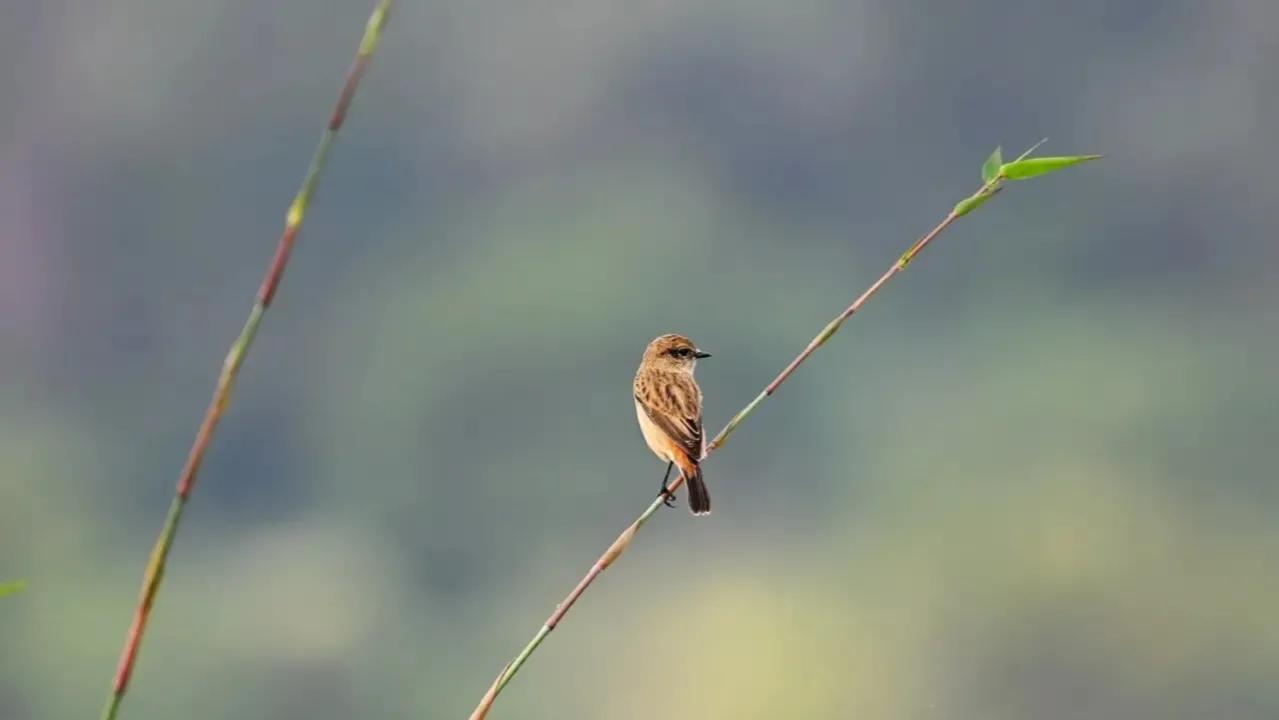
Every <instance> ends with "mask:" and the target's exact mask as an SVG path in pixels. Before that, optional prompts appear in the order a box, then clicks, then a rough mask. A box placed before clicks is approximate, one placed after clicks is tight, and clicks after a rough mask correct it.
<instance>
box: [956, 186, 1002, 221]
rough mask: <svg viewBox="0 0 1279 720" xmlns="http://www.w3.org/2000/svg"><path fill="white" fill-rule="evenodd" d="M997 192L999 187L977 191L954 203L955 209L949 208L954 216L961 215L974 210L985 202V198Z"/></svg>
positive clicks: (987, 198)
mask: <svg viewBox="0 0 1279 720" xmlns="http://www.w3.org/2000/svg"><path fill="white" fill-rule="evenodd" d="M997 192H999V188H993V189H990V190H986V191H978V192H977V194H975V195H973V196H972V197H969V198H964V199H963V200H960V201H959V202H958V203H956V204H955V209H954V210H951V212H953V213H954V214H955V217H963V216H965V215H967V214H968V213H970V212H972V211H974V210H976V209H977V208H979V207H981V206H982V205H984V204H985V203H986V201H987V200H989V199H991V198H992V197H994V196H995V193H997Z"/></svg>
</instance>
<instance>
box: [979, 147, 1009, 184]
mask: <svg viewBox="0 0 1279 720" xmlns="http://www.w3.org/2000/svg"><path fill="white" fill-rule="evenodd" d="M1003 165H1004V158H1003V154H1002V153H1001V152H1000V148H999V146H995V152H993V153H991V154H990V157H988V158H986V162H984V163H982V165H981V180H982V182H987V183H988V182H993V181H994V180H995V178H997V177H999V168H1001V167H1003Z"/></svg>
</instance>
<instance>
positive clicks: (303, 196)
mask: <svg viewBox="0 0 1279 720" xmlns="http://www.w3.org/2000/svg"><path fill="white" fill-rule="evenodd" d="M392 4H393V0H381V1H380V2H379V3H378V4H377V6H376V7H375V8H374V10H373V14H372V15H371V16H370V17H369V22H368V25H367V26H366V27H365V30H364V37H363V39H362V40H361V41H360V49H359V51H358V53H357V54H356V56H355V62H354V64H352V66H351V69H350V71H349V72H348V73H347V76H346V81H345V82H344V83H343V85H342V92H341V95H339V97H338V101H337V104H336V105H335V107H334V108H333V114H332V115H331V116H330V117H329V123H328V125H327V127H326V128H325V130H324V135H323V136H321V138H320V142H319V145H318V146H317V147H316V149H315V154H314V155H313V156H312V158H311V165H310V167H309V168H308V169H307V173H306V178H305V179H304V180H303V182H302V187H301V189H300V190H298V194H297V196H296V197H295V198H294V200H293V203H292V205H290V206H289V212H288V215H287V217H286V218H285V225H284V232H283V234H281V236H280V241H279V243H278V244H277V246H276V249H275V256H274V257H273V258H272V259H271V264H270V266H269V267H268V268H267V272H266V277H264V278H263V280H262V285H261V286H260V287H259V288H258V294H257V299H256V302H254V304H253V308H252V309H251V310H250V311H249V317H248V319H247V320H245V323H244V328H243V329H241V330H240V335H239V336H238V337H237V338H236V339H235V342H234V343H233V344H232V345H231V349H230V350H228V351H227V355H226V359H225V360H224V361H223V362H222V371H221V373H220V374H219V376H218V383H217V386H216V388H215V389H214V391H213V398H212V400H211V401H210V402H209V407H208V409H207V410H206V411H205V413H204V420H203V421H202V422H201V423H200V429H199V431H198V432H197V433H196V436H195V441H194V442H193V443H192V445H191V450H190V452H188V454H187V460H186V464H185V465H184V466H183V468H182V473H181V474H180V475H179V476H178V483H177V491H176V493H175V494H174V497H173V502H172V503H171V504H170V505H169V513H168V515H167V516H166V517H165V520H164V528H163V529H162V530H161V531H160V537H159V538H158V539H157V540H156V543H155V547H154V548H153V549H152V551H151V558H150V560H149V561H148V562H147V568H146V572H145V574H144V575H143V578H142V591H141V593H140V595H139V597H138V604H137V607H136V608H135V610H134V612H133V622H132V624H131V625H130V626H129V632H128V634H127V635H126V636H125V640H124V648H123V650H121V652H120V662H119V665H118V666H117V667H116V672H115V680H114V682H113V683H112V686H111V692H110V694H109V695H108V696H107V701H106V704H105V705H104V706H103V708H102V715H101V718H102V720H114V718H115V717H116V715H117V714H118V713H119V711H120V703H121V701H122V700H123V699H124V695H125V692H127V690H128V688H129V679H130V678H131V677H132V675H133V669H134V665H135V664H136V663H137V660H138V652H139V650H140V649H141V647H142V637H143V635H144V633H145V632H146V628H147V621H148V620H149V619H150V617H151V608H152V606H153V605H154V604H155V598H156V595H157V594H158V593H159V591H160V582H161V580H163V578H164V570H165V565H166V563H167V561H168V558H169V550H170V549H171V548H172V547H173V539H174V537H175V536H176V535H177V532H178V523H179V522H180V521H181V519H182V511H183V509H184V508H185V507H186V503H187V499H188V498H189V497H190V496H191V491H192V490H194V489H195V482H196V478H197V477H198V475H199V472H200V465H201V463H202V462H203V461H204V454H205V451H206V450H208V447H209V441H210V440H211V439H212V438H213V431H214V430H215V429H216V428H217V426H218V422H219V421H220V420H221V419H222V415H223V414H224V413H225V412H226V409H227V405H228V404H229V402H230V399H231V390H232V387H233V386H234V385H235V380H236V378H237V377H238V376H239V373H240V367H241V366H242V365H243V364H244V358H245V355H246V354H247V353H248V351H249V346H250V345H252V344H253V338H254V337H256V336H257V333H258V327H259V326H260V325H261V324H262V316H263V315H264V314H265V313H266V309H267V308H268V307H270V306H271V301H272V300H273V299H274V298H275V292H276V290H277V289H278V288H279V286H280V278H282V277H283V276H284V269H285V267H286V266H287V265H288V262H289V255H290V254H291V253H292V251H293V243H294V241H295V240H296V238H297V234H298V230H299V229H300V228H301V227H302V220H303V218H304V217H305V215H306V208H307V205H308V203H309V202H310V200H311V196H312V195H313V194H314V193H315V187H316V184H317V183H318V181H319V178H320V174H321V173H322V171H323V169H324V162H325V159H326V158H327V157H328V153H329V148H330V146H331V145H332V144H333V139H334V137H336V136H337V132H338V130H340V129H341V127H342V122H343V120H344V119H345V118H346V113H347V110H348V109H349V107H350V104H351V99H352V98H354V97H355V90H356V88H357V87H358V86H359V83H360V78H361V77H363V75H364V71H365V69H366V68H367V67H368V64H369V60H370V59H371V58H372V56H373V53H374V51H375V50H376V49H377V46H378V41H379V40H380V39H381V35H382V29H383V27H385V25H386V19H387V15H388V14H389V12H390V9H391V5H392Z"/></svg>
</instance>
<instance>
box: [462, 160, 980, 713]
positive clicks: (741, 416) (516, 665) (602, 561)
mask: <svg viewBox="0 0 1279 720" xmlns="http://www.w3.org/2000/svg"><path fill="white" fill-rule="evenodd" d="M1000 180H1001V178H995V179H993V180H991V181H990V182H988V183H986V184H985V185H983V186H982V188H981V189H980V190H978V191H977V194H986V195H990V194H993V188H995V187H997V186H998V183H999V181H1000ZM964 214H965V213H959V212H956V211H954V210H952V211H951V212H950V213H949V214H947V215H946V217H945V218H944V219H943V220H942V221H941V222H940V223H938V225H937V227H935V228H933V229H932V230H931V231H929V232H928V234H927V235H924V236H923V237H921V238H920V239H919V240H917V241H915V244H913V245H911V246H910V249H909V250H907V251H906V252H905V253H904V254H903V255H902V256H901V257H900V258H899V259H898V260H897V262H895V263H893V265H892V266H891V267H889V268H888V270H887V271H885V272H884V274H883V275H881V276H880V278H879V279H878V280H876V281H875V283H874V284H873V285H871V286H870V287H868V288H866V291H865V292H863V293H862V294H861V295H860V296H858V298H857V299H856V300H854V301H853V302H852V304H851V305H849V306H848V307H846V308H844V311H843V312H841V313H840V314H839V315H837V316H836V317H835V319H834V320H831V321H830V322H829V323H827V324H826V327H824V328H822V331H821V332H819V333H817V336H816V337H814V338H813V339H812V340H811V341H810V342H809V343H808V346H807V347H805V348H804V349H803V351H802V352H800V353H799V355H796V356H795V359H794V360H791V361H790V364H789V365H787V366H786V367H785V368H784V369H783V370H782V371H781V372H780V373H778V374H777V377H775V378H773V381H772V382H770V383H769V384H768V386H767V387H765V388H764V390H763V391H762V392H760V394H759V395H756V396H755V398H754V399H753V400H751V401H750V402H749V403H748V404H747V405H746V407H744V408H742V409H741V410H740V411H739V412H738V413H737V414H736V415H734V416H733V419H732V420H729V421H728V424H727V425H725V426H724V429H723V430H720V431H719V434H717V435H716V436H715V437H714V438H713V439H712V440H711V441H710V442H709V443H707V445H706V450H705V452H703V453H702V458H703V459H705V458H706V457H708V456H709V455H710V454H711V453H713V452H715V451H716V450H718V449H719V448H721V447H723V445H724V442H725V441H727V440H728V436H729V435H731V434H732V433H733V431H735V430H736V429H737V426H738V425H740V424H741V423H742V421H743V420H745V419H746V418H747V416H749V415H750V414H751V413H752V412H754V411H755V408H757V407H759V405H760V403H762V402H764V399H765V398H767V397H769V396H771V395H772V394H773V393H775V392H777V389H778V388H779V387H781V386H782V383H784V382H786V380H787V378H789V377H790V376H791V375H792V374H793V373H794V372H795V370H797V369H798V368H799V366H800V365H802V364H803V363H804V361H805V360H807V359H808V357H809V356H810V355H812V354H813V353H814V352H817V348H819V347H821V346H822V345H824V344H825V343H826V341H827V340H829V339H831V337H832V336H834V335H835V333H836V332H838V331H839V328H840V326H841V325H843V324H844V321H845V320H847V319H848V318H850V317H852V316H853V314H854V313H856V312H857V311H858V310H860V309H861V308H862V306H863V305H865V304H866V302H867V301H868V300H870V299H871V298H872V297H874V295H875V293H877V292H879V290H880V288H882V287H883V286H884V285H885V284H887V283H888V281H889V280H891V279H892V277H893V276H894V275H896V274H897V273H899V272H901V271H902V270H905V269H906V266H907V265H909V264H910V261H911V260H914V259H915V256H916V255H918V254H919V253H920V252H922V251H923V249H924V248H925V247H928V244H929V243H931V242H932V241H933V239H934V238H936V237H937V236H938V235H940V234H941V233H942V231H943V230H945V229H946V228H948V227H950V225H951V223H953V222H955V221H956V220H958V219H959V218H960V217H961V216H962V215H964ZM683 483H684V478H683V476H680V477H677V478H676V479H675V480H674V481H673V482H671V483H670V484H669V485H668V487H669V488H670V490H672V491H674V490H676V489H677V488H679V486H680V485H682V484H683ZM660 507H662V496H660V495H659V496H658V497H657V499H655V500H654V501H653V502H652V504H650V505H649V506H648V509H647V510H645V511H644V512H643V514H641V515H640V516H639V518H638V519H636V520H635V522H633V523H631V525H630V526H629V527H628V528H626V530H624V531H623V532H622V534H621V535H619V536H618V537H617V540H615V541H613V544H612V545H611V546H609V549H608V550H606V551H604V554H603V555H601V556H600V558H599V560H596V561H595V564H594V565H592V566H591V569H590V570H589V571H587V573H586V575H585V576H584V577H583V578H582V579H581V580H580V581H579V582H578V583H577V586H576V587H574V588H573V590H572V592H570V593H569V594H568V596H567V597H565V598H564V600H563V601H562V602H561V603H560V604H559V605H557V606H556V607H555V612H553V613H551V616H550V618H548V619H547V621H546V623H545V624H543V625H542V627H541V629H539V630H538V631H537V634H536V635H534V636H533V639H532V640H530V641H529V643H528V644H527V645H525V646H524V649H523V650H521V651H520V653H519V655H516V656H515V659H514V660H512V661H511V662H510V664H508V665H507V666H506V667H505V668H503V669H502V673H501V674H500V675H498V676H497V679H496V680H494V681H493V684H492V685H491V686H490V687H489V689H488V692H487V693H485V694H484V697H483V698H482V699H481V700H480V704H479V705H477V706H476V708H475V710H474V711H472V712H471V720H484V718H485V717H486V716H487V715H488V712H489V710H490V709H491V708H492V706H493V701H494V700H496V699H497V696H498V694H499V693H501V692H502V689H503V688H505V687H506V685H507V683H509V682H510V681H511V678H513V677H515V673H517V672H519V670H520V667H521V666H523V665H524V662H525V661H526V660H528V658H529V656H530V655H532V654H533V651H534V650H536V649H537V647H538V646H539V645H541V644H542V641H543V640H545V639H546V636H547V635H549V634H550V633H551V631H552V630H554V629H555V626H556V625H558V624H559V622H560V620H562V619H563V618H564V616H565V615H566V614H567V613H568V611H569V609H570V608H572V607H573V604H574V603H576V602H577V599H578V598H579V597H581V596H582V593H584V592H586V588H587V587H589V586H590V584H591V583H592V582H594V581H595V578H597V577H599V575H600V573H602V572H604V570H606V569H607V568H608V566H609V565H611V564H613V561H614V560H616V559H617V557H618V556H619V555H621V554H622V552H623V551H625V550H626V548H627V546H629V545H630V543H631V540H633V539H634V537H635V534H636V533H637V532H638V531H639V529H640V527H641V526H643V525H644V523H645V522H648V519H649V518H650V517H652V516H653V514H654V513H656V512H657V510H658V508H660Z"/></svg>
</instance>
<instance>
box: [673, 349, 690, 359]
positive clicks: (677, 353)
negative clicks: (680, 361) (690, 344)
mask: <svg viewBox="0 0 1279 720" xmlns="http://www.w3.org/2000/svg"><path fill="white" fill-rule="evenodd" d="M692 354H693V351H692V350H689V349H688V348H679V349H678V350H676V351H675V356H676V357H682V358H686V357H688V356H690V355H692Z"/></svg>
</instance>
